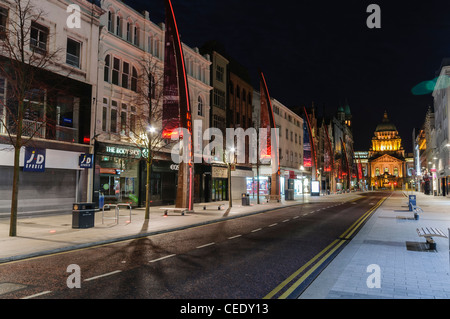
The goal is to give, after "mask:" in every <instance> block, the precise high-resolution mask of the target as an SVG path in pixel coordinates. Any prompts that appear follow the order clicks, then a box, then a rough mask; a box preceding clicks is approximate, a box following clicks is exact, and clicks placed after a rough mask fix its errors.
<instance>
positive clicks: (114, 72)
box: [112, 58, 120, 85]
mask: <svg viewBox="0 0 450 319" xmlns="http://www.w3.org/2000/svg"><path fill="white" fill-rule="evenodd" d="M113 60H114V63H113V70H112V83H113V84H115V85H119V73H120V60H119V59H118V58H114V59H113Z"/></svg>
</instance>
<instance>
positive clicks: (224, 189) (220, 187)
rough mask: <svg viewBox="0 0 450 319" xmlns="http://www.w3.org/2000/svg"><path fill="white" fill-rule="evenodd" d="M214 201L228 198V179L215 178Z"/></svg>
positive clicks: (212, 188)
mask: <svg viewBox="0 0 450 319" xmlns="http://www.w3.org/2000/svg"><path fill="white" fill-rule="evenodd" d="M211 199H212V201H222V200H228V179H226V178H214V179H213V180H212V187H211Z"/></svg>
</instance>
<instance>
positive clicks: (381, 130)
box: [368, 112, 412, 189]
mask: <svg viewBox="0 0 450 319" xmlns="http://www.w3.org/2000/svg"><path fill="white" fill-rule="evenodd" d="M368 157H369V159H368V163H369V174H370V177H371V186H373V187H374V188H376V189H378V188H387V189H396V188H399V189H402V188H406V186H405V185H406V184H407V183H409V179H408V177H409V176H410V175H411V170H409V165H411V163H410V161H409V160H408V161H407V158H406V154H405V150H404V149H403V146H402V139H401V137H400V136H399V134H398V131H397V128H396V127H395V125H394V124H393V123H392V122H391V121H390V120H389V117H388V114H387V112H384V115H383V119H382V122H381V123H380V124H378V125H377V127H376V129H375V133H374V137H373V138H372V147H371V148H370V150H369V154H368ZM407 163H408V165H407ZM411 166H412V165H411Z"/></svg>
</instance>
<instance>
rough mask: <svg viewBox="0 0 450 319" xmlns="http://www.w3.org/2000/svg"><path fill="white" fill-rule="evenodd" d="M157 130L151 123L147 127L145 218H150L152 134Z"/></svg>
mask: <svg viewBox="0 0 450 319" xmlns="http://www.w3.org/2000/svg"><path fill="white" fill-rule="evenodd" d="M155 132H156V129H155V127H153V126H151V125H149V126H148V127H147V159H146V164H147V176H146V178H147V180H146V194H145V199H146V200H145V219H150V179H151V174H152V162H153V150H152V149H151V148H152V143H151V141H152V139H151V135H152V134H154V133H155Z"/></svg>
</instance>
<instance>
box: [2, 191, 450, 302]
mask: <svg viewBox="0 0 450 319" xmlns="http://www.w3.org/2000/svg"><path fill="white" fill-rule="evenodd" d="M396 193H400V194H401V196H391V197H389V198H388V199H387V200H386V201H385V202H384V203H383V204H382V205H381V206H380V207H379V208H378V209H377V210H376V211H375V212H374V214H373V215H372V216H371V217H370V219H368V220H367V222H366V223H365V224H364V226H363V227H362V228H361V229H360V231H359V232H358V234H357V235H356V236H355V237H354V238H353V239H352V240H351V241H350V242H349V243H348V244H347V245H346V246H345V248H344V249H343V250H342V251H341V252H340V253H339V254H338V255H337V256H336V257H335V258H334V259H333V260H332V261H331V262H330V263H329V264H328V266H327V267H326V268H325V269H324V270H323V271H322V272H321V273H320V274H319V276H318V277H317V278H316V279H315V280H314V281H313V282H312V283H311V284H310V285H309V287H307V288H306V290H305V291H304V292H303V293H302V295H301V296H300V297H299V299H336V298H345V299H366V298H368V299H377V298H388V299H406V298H414V299H416V298H426V299H433V298H438V299H446V298H450V275H449V273H450V262H449V257H450V255H449V252H450V250H449V239H448V238H438V237H435V238H434V239H435V241H436V243H437V250H436V251H434V250H433V251H429V250H427V249H426V245H425V244H424V242H425V239H424V238H419V236H418V235H417V232H416V228H418V227H437V228H439V229H441V230H442V231H443V232H444V233H446V234H447V233H448V229H449V228H450V198H444V197H435V196H427V195H424V194H422V193H418V192H396ZM410 194H414V195H416V198H417V205H418V206H420V207H421V208H422V209H423V213H422V214H421V215H420V218H419V220H414V218H413V213H412V212H409V211H408V207H407V200H408V199H407V197H406V195H410ZM360 195H361V193H358V192H356V193H347V194H334V195H326V196H319V197H311V196H305V197H304V198H303V197H302V196H300V197H298V198H297V197H296V199H295V200H294V201H284V200H282V201H281V203H277V202H269V203H266V202H265V201H263V200H262V199H261V204H256V199H251V205H250V206H242V205H240V204H241V203H240V202H237V201H234V202H233V206H232V207H231V208H229V207H228V202H227V201H224V202H217V203H201V204H195V205H194V211H193V212H189V213H186V214H185V215H184V216H181V214H180V213H178V212H169V214H168V215H167V216H165V215H164V208H167V207H173V206H164V207H151V210H150V219H149V220H148V221H145V220H144V209H143V208H137V209H133V210H131V213H130V210H127V209H126V208H124V207H122V208H121V209H120V214H119V220H118V222H117V223H116V220H114V219H111V217H113V215H114V211H113V210H111V211H109V212H108V211H106V212H105V214H104V215H103V213H102V212H101V211H100V212H97V213H96V214H95V224H94V227H92V228H87V229H77V228H72V214H71V213H68V214H62V215H48V216H40V217H20V216H19V219H18V225H17V236H16V237H9V236H8V234H9V219H0V263H5V262H12V261H16V260H21V259H25V258H31V257H38V256H43V255H47V254H54V253H58V252H64V251H70V250H74V249H82V248H87V247H91V246H95V245H102V244H107V243H112V242H116V241H121V240H127V239H134V238H139V237H145V236H150V235H154V234H159V233H163V232H170V231H175V230H180V229H184V228H188V227H193V226H198V225H204V224H207V223H213V222H217V221H221V220H226V219H229V218H237V217H241V216H245V215H250V214H257V213H261V212H264V211H270V210H275V209H277V208H280V207H283V206H287V205H301V204H302V203H303V202H310V203H312V202H323V201H329V202H332V201H351V200H353V199H355V198H357V197H359V196H360ZM219 204H223V207H222V209H218V205H219ZM205 205H207V206H206V209H204V207H205ZM102 217H105V218H104V219H103V218H102ZM374 265H375V266H374ZM369 266H370V267H369ZM368 267H369V268H368ZM374 267H375V268H374ZM373 269H375V271H374V270H373ZM368 270H369V271H368ZM378 274H379V275H380V276H378V277H374V276H377V275H378ZM368 283H369V284H368ZM374 283H375V285H374ZM378 283H379V285H378ZM369 286H370V287H373V286H375V287H374V288H369Z"/></svg>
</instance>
